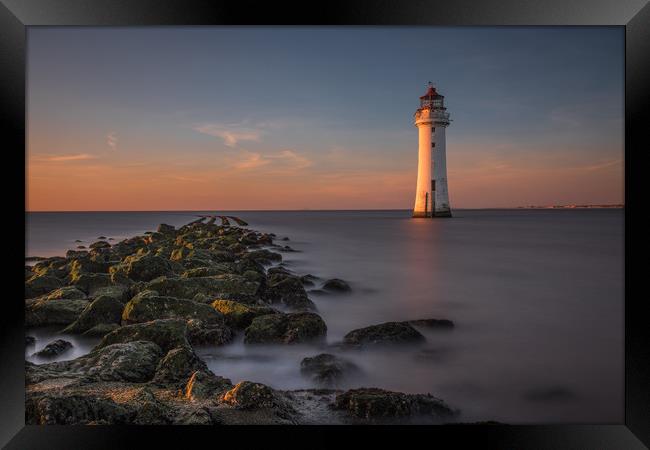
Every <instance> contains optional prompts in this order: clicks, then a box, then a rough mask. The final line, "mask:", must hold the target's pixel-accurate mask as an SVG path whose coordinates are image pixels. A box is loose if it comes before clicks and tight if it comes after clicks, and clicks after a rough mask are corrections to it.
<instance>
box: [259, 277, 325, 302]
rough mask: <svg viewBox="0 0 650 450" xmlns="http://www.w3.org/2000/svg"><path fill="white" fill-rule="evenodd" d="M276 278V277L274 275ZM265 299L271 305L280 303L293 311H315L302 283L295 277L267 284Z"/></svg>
mask: <svg viewBox="0 0 650 450" xmlns="http://www.w3.org/2000/svg"><path fill="white" fill-rule="evenodd" d="M276 276H277V275H276ZM265 297H266V298H267V299H268V300H269V301H271V302H272V303H282V304H284V305H286V306H287V307H289V308H291V309H293V310H315V309H316V305H314V303H313V302H312V301H311V300H309V297H308V296H307V292H306V291H305V287H304V286H303V284H302V282H301V281H300V279H299V278H297V277H293V276H292V277H285V278H283V279H281V280H280V281H278V282H276V283H272V284H269V286H268V287H267V288H266V292H265Z"/></svg>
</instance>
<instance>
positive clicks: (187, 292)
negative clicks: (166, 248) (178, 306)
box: [146, 274, 260, 301]
mask: <svg viewBox="0 0 650 450" xmlns="http://www.w3.org/2000/svg"><path fill="white" fill-rule="evenodd" d="M259 286H260V285H259V283H255V282H251V281H248V280H247V279H246V278H244V277H242V276H240V275H233V274H226V275H217V276H211V277H194V278H168V277H160V278H156V279H155V280H152V281H151V282H149V283H148V284H147V285H146V289H150V290H154V291H156V292H158V293H159V294H160V295H164V296H170V297H177V298H194V296H195V295H197V294H205V295H207V296H209V297H212V298H223V299H229V300H249V301H250V300H252V299H255V298H256V296H257V291H258V289H259Z"/></svg>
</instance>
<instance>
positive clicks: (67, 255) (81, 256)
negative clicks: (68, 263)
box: [65, 245, 88, 258]
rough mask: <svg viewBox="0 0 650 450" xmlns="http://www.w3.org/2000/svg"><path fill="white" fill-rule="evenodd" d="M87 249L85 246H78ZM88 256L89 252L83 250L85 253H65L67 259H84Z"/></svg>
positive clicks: (72, 251)
mask: <svg viewBox="0 0 650 450" xmlns="http://www.w3.org/2000/svg"><path fill="white" fill-rule="evenodd" d="M80 247H82V248H86V247H84V246H83V245H80V246H78V247H77V248H80ZM86 256H88V252H87V251H85V250H83V251H77V250H68V251H67V252H65V257H66V258H83V257H86Z"/></svg>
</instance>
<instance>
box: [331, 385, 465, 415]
mask: <svg viewBox="0 0 650 450" xmlns="http://www.w3.org/2000/svg"><path fill="white" fill-rule="evenodd" d="M332 407H333V409H338V410H345V411H347V412H348V413H349V414H350V415H352V416H354V417H357V418H363V419H371V420H372V419H393V418H405V417H410V416H435V417H440V418H447V417H451V416H453V415H454V414H455V412H454V411H453V410H452V409H451V408H450V407H449V406H447V404H445V402H443V401H442V400H440V399H439V398H436V397H434V396H432V395H430V394H404V393H401V392H392V391H387V390H384V389H378V388H359V389H350V390H349V391H346V392H343V393H342V394H339V395H337V396H336V400H335V401H334V404H333V405H332Z"/></svg>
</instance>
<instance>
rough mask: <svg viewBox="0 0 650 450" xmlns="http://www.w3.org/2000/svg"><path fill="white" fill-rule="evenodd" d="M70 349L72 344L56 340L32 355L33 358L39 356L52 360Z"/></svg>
mask: <svg viewBox="0 0 650 450" xmlns="http://www.w3.org/2000/svg"><path fill="white" fill-rule="evenodd" d="M71 348H72V344H71V343H70V342H68V341H64V340H63V339H57V340H56V341H52V342H50V343H49V344H47V345H46V346H45V347H44V348H43V349H42V350H40V351H38V352H36V353H34V355H33V356H40V357H42V358H53V357H55V356H58V355H60V354H61V353H64V352H67V351H68V350H70V349H71Z"/></svg>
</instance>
